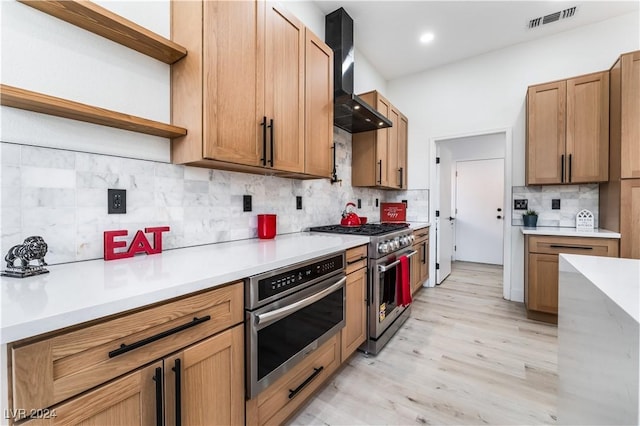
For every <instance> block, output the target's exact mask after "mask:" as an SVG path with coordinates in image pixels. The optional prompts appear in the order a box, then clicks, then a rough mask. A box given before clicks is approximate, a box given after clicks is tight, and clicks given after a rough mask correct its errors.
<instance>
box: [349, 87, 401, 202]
mask: <svg viewBox="0 0 640 426" xmlns="http://www.w3.org/2000/svg"><path fill="white" fill-rule="evenodd" d="M358 96H360V97H361V98H362V99H363V100H364V101H365V102H366V103H368V104H369V105H371V106H373V107H374V108H375V109H377V110H378V112H380V113H381V114H382V115H384V116H385V117H387V118H388V119H389V120H391V122H392V123H393V126H392V127H388V128H384V129H378V130H371V131H368V132H361V133H355V134H354V135H353V138H352V142H353V159H352V169H351V181H352V184H353V186H367V187H381V188H388V189H401V188H406V176H407V134H408V123H409V122H408V120H407V118H406V117H405V116H404V115H403V114H402V113H401V112H400V111H399V110H398V109H397V108H396V107H394V106H393V105H392V104H391V103H390V102H389V101H388V100H387V99H386V98H385V97H384V96H382V95H380V93H378V92H377V91H371V92H367V93H362V94H360V95H358Z"/></svg>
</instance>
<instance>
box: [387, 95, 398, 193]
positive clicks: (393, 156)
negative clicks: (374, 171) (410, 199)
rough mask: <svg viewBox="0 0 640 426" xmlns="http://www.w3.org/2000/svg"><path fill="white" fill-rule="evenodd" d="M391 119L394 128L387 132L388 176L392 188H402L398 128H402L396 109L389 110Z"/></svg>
mask: <svg viewBox="0 0 640 426" xmlns="http://www.w3.org/2000/svg"><path fill="white" fill-rule="evenodd" d="M388 117H389V119H390V120H391V122H392V123H393V127H391V128H390V129H388V130H387V133H388V139H387V143H388V146H387V176H388V179H389V186H390V187H391V188H400V173H399V170H400V165H399V164H398V128H399V127H400V113H399V112H398V110H397V109H395V108H394V107H391V108H390V110H389V115H388Z"/></svg>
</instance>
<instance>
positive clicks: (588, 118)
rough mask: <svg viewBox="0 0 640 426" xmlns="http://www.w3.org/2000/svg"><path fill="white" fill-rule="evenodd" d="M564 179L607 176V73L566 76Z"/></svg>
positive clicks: (602, 179) (593, 179)
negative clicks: (565, 160)
mask: <svg viewBox="0 0 640 426" xmlns="http://www.w3.org/2000/svg"><path fill="white" fill-rule="evenodd" d="M566 151H567V152H566V154H567V155H568V156H569V157H568V159H567V161H568V163H567V172H566V177H567V179H566V180H567V181H568V182H572V183H578V182H606V181H607V180H608V179H609V73H608V72H604V73H598V74H590V75H587V76H583V77H578V78H573V79H570V80H567V149H566Z"/></svg>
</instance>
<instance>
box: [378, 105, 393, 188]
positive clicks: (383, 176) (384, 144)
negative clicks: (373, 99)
mask: <svg viewBox="0 0 640 426" xmlns="http://www.w3.org/2000/svg"><path fill="white" fill-rule="evenodd" d="M377 109H378V112H380V113H381V114H382V115H384V116H385V117H387V118H389V117H390V115H391V104H390V103H389V101H387V100H386V99H385V98H383V97H382V96H380V95H378V105H377ZM389 132H390V129H389V128H386V129H380V130H376V133H377V138H376V156H377V163H376V176H377V181H376V183H377V184H378V185H380V186H389V185H390V182H389V137H390V135H389ZM380 162H382V163H380Z"/></svg>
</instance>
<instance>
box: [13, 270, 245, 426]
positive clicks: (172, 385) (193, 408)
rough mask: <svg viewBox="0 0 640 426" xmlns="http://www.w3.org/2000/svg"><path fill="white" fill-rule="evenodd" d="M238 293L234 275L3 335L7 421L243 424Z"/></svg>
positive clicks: (240, 287)
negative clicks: (39, 329)
mask: <svg viewBox="0 0 640 426" xmlns="http://www.w3.org/2000/svg"><path fill="white" fill-rule="evenodd" d="M243 294H244V288H243V283H242V282H237V283H235V284H231V285H228V286H223V287H217V288H214V289H212V290H208V291H204V292H200V293H197V294H194V295H189V296H185V297H182V298H179V299H176V300H173V301H169V302H166V303H161V304H158V305H154V306H151V307H148V308H143V309H139V310H136V311H133V312H130V313H124V314H120V315H117V316H114V317H111V318H106V319H104V320H96V321H94V322H92V323H88V324H86V325H79V326H76V327H73V328H72V329H69V330H67V331H64V332H57V333H56V332H54V333H52V334H51V335H48V336H43V337H38V338H34V339H30V340H28V341H23V342H16V343H11V344H9V345H8V348H9V351H10V352H9V353H10V356H11V362H10V369H11V371H10V384H9V386H10V389H11V390H12V391H11V394H10V399H9V407H10V412H9V413H7V415H6V416H7V417H11V418H10V419H8V420H11V421H12V422H15V421H18V420H23V419H26V417H29V416H30V415H31V414H33V413H36V417H39V418H33V420H29V422H31V421H34V422H38V423H41V422H42V423H44V424H52V425H62V424H79V423H82V424H87V425H89V424H105V425H107V424H108V425H123V426H124V425H132V424H147V425H150V424H154V425H155V424H165V423H167V424H173V423H180V422H179V421H178V420H176V419H177V418H178V417H179V418H180V419H181V420H182V421H181V424H183V425H190V424H193V425H196V424H244V325H243V323H242V320H243V317H244V309H243ZM176 407H179V408H180V409H176ZM47 413H51V415H49V416H47V415H46V414H47ZM53 413H55V416H53V415H52V414H53ZM165 417H166V419H165ZM165 420H166V422H165ZM160 422H162V423H160ZM30 424H31V423H30Z"/></svg>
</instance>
